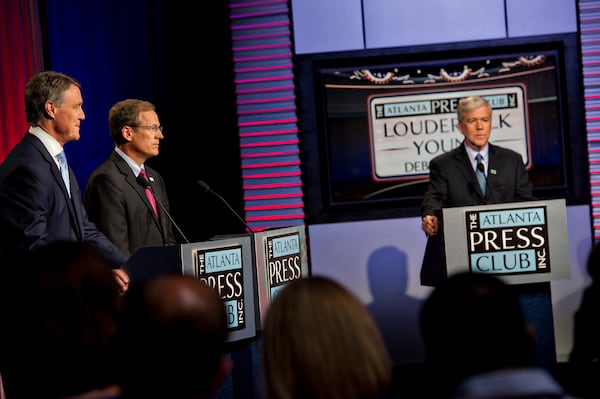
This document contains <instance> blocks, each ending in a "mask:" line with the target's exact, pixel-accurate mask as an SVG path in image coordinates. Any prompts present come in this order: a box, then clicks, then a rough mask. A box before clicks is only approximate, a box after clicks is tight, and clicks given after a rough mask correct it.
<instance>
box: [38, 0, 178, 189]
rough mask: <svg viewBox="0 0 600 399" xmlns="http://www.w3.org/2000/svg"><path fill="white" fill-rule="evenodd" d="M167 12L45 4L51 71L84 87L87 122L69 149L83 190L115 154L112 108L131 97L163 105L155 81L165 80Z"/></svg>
mask: <svg viewBox="0 0 600 399" xmlns="http://www.w3.org/2000/svg"><path fill="white" fill-rule="evenodd" d="M163 8H164V6H162V5H161V4H159V2H154V3H153V2H147V1H146V0H130V1H115V0H107V1H101V2H81V1H76V0H47V2H46V22H47V35H48V48H47V54H48V56H47V65H48V69H53V70H57V71H61V72H65V73H67V74H69V75H72V76H73V77H75V78H76V79H78V80H79V81H80V82H81V84H82V95H83V101H84V104H83V110H84V112H85V114H86V119H85V121H84V122H83V123H82V125H81V139H80V140H79V141H78V142H74V143H70V144H67V146H66V147H65V148H66V152H67V154H68V157H69V161H70V163H71V164H72V166H73V167H74V168H75V170H76V173H77V178H78V179H79V184H80V186H81V187H82V189H83V187H85V183H86V182H87V178H88V177H89V175H90V174H91V172H92V171H93V170H94V169H95V168H96V167H97V166H98V165H99V164H100V163H101V162H102V161H104V159H105V158H106V157H107V156H108V155H109V154H110V152H111V151H112V149H113V143H112V140H111V139H110V135H109V132H108V110H109V108H110V107H111V106H112V104H114V103H115V102H117V101H119V100H122V99H125V98H129V97H138V98H143V99H147V100H149V101H152V102H154V103H157V105H158V103H159V102H160V101H159V100H160V99H161V95H162V93H161V92H160V89H161V88H160V82H161V81H160V80H159V79H156V77H157V76H159V75H160V74H161V73H163V74H164V65H163V63H162V62H161V55H163V54H165V50H164V49H165V46H166V40H165V36H164V32H165V31H166V29H165V23H166V21H165V19H164V18H163V17H161V16H162V15H164V14H165V12H164V9H163Z"/></svg>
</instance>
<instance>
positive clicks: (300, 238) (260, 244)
mask: <svg viewBox="0 0 600 399" xmlns="http://www.w3.org/2000/svg"><path fill="white" fill-rule="evenodd" d="M254 244H255V253H256V281H257V288H258V290H257V291H258V303H259V308H258V312H259V323H258V324H259V328H260V327H261V326H262V322H263V320H264V316H265V315H266V313H267V309H268V307H269V304H270V303H271V300H272V299H273V298H274V297H275V295H277V293H278V292H279V291H280V290H281V289H282V288H283V287H285V286H286V284H288V283H289V282H290V281H293V280H296V279H299V278H303V277H307V276H308V274H309V270H308V251H307V248H306V228H305V226H290V227H281V228H277V229H269V230H263V231H259V232H257V233H255V234H254Z"/></svg>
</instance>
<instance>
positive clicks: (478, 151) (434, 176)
mask: <svg viewBox="0 0 600 399" xmlns="http://www.w3.org/2000/svg"><path fill="white" fill-rule="evenodd" d="M457 118H458V129H459V130H460V132H461V133H462V135H463V136H464V140H463V143H462V145H460V146H458V147H457V148H455V149H454V150H452V151H449V152H447V153H444V154H442V155H438V156H437V157H435V158H434V159H432V160H431V162H430V163H429V186H428V188H427V191H426V192H425V196H424V198H423V202H422V203H421V216H422V224H421V229H422V230H423V231H424V232H425V234H427V236H428V237H429V239H428V243H427V248H426V251H425V257H424V261H423V267H422V269H421V283H422V284H423V285H430V286H435V285H436V284H437V283H438V282H439V281H441V280H442V279H445V277H446V270H445V252H444V240H443V234H438V230H439V228H440V218H441V214H442V209H443V208H445V207H456V206H472V205H485V204H498V203H507V202H517V201H532V200H535V197H534V196H533V194H532V188H531V182H530V181H529V175H528V174H527V171H526V170H525V166H524V165H523V159H522V158H521V155H520V154H518V153H517V152H515V151H513V150H510V149H508V148H503V147H499V146H497V145H493V144H491V143H489V139H490V134H491V132H492V107H491V105H490V104H489V102H488V101H487V100H486V99H485V98H483V97H480V96H472V97H466V98H463V99H461V100H460V101H459V103H458V107H457ZM478 156H479V157H478ZM477 158H479V160H477ZM478 169H479V171H480V172H481V173H482V174H484V175H486V177H482V178H483V180H484V183H485V187H484V188H483V187H481V186H480V184H479V181H478V177H477V170H478ZM484 189H485V191H484Z"/></svg>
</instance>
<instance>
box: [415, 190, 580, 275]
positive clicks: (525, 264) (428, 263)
mask: <svg viewBox="0 0 600 399" xmlns="http://www.w3.org/2000/svg"><path fill="white" fill-rule="evenodd" d="M438 219H439V221H440V232H443V234H438V235H436V236H433V237H429V238H428V239H427V246H426V248H425V254H424V257H423V264H422V267H421V284H422V285H429V286H435V285H437V284H438V283H439V282H440V281H441V280H443V279H445V278H446V276H447V275H449V274H452V273H456V272H459V271H471V272H473V273H488V274H495V275H498V276H499V277H500V278H502V279H503V280H505V281H506V282H508V283H510V284H526V283H537V282H548V281H554V280H560V279H567V278H569V277H570V259H569V245H568V235H567V221H566V206H565V200H564V199H554V200H547V201H527V202H511V203H504V204H493V205H477V206H467V207H452V208H444V209H443V210H442V213H441V214H440V215H438Z"/></svg>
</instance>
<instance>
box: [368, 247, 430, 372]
mask: <svg viewBox="0 0 600 399" xmlns="http://www.w3.org/2000/svg"><path fill="white" fill-rule="evenodd" d="M367 273H368V280H369V289H370V290H371V295H372V297H373V301H372V302H371V303H370V304H368V305H367V308H368V309H369V312H370V313H371V315H372V316H373V318H374V319H375V322H376V323H377V325H378V326H379V329H380V331H381V334H382V336H383V340H384V341H385V344H386V345H387V348H388V351H389V352H390V356H391V358H392V361H393V362H394V364H396V365H398V364H415V363H423V362H424V359H425V356H424V349H423V342H422V340H421V334H420V330H419V313H420V310H421V302H422V301H421V300H420V299H418V298H414V297H411V296H409V295H407V293H406V291H407V289H408V277H409V276H408V257H407V256H406V253H405V252H403V251H400V250H399V249H397V248H396V247H393V246H385V247H381V248H379V249H377V250H376V251H374V252H373V253H372V254H371V255H370V256H369V260H368V264H367Z"/></svg>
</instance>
